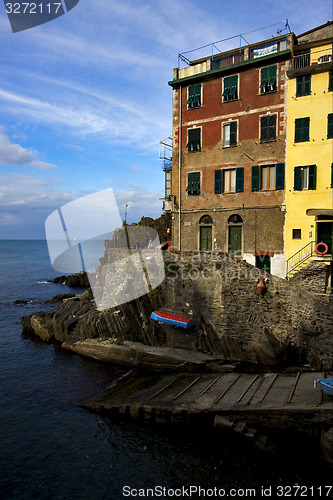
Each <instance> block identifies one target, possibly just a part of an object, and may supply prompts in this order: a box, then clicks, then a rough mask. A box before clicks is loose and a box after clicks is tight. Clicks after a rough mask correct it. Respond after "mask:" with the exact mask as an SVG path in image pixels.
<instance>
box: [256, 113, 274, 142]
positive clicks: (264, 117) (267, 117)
mask: <svg viewBox="0 0 333 500" xmlns="http://www.w3.org/2000/svg"><path fill="white" fill-rule="evenodd" d="M259 118H260V120H259V123H260V142H261V143H265V142H273V141H276V139H277V128H278V127H277V125H278V115H277V113H268V114H266V115H261V116H260V117H259ZM271 118H274V138H273V137H272V136H271V135H270V128H272V125H271V124H270V123H269V120H270V119H271ZM264 120H267V125H266V126H264V125H263V121H264ZM263 131H266V132H267V136H268V137H267V139H265V138H263V135H264V134H263Z"/></svg>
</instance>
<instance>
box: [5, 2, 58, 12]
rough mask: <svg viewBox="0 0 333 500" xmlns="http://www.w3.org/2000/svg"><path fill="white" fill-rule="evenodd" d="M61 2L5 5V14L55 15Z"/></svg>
mask: <svg viewBox="0 0 333 500" xmlns="http://www.w3.org/2000/svg"><path fill="white" fill-rule="evenodd" d="M60 7H61V2H50V3H47V4H42V3H30V2H21V3H6V12H7V14H43V13H44V14H57V13H58V10H59V9H60Z"/></svg>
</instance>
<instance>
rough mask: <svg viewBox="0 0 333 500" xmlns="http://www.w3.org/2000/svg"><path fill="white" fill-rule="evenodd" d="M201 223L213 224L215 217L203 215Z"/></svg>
mask: <svg viewBox="0 0 333 500" xmlns="http://www.w3.org/2000/svg"><path fill="white" fill-rule="evenodd" d="M199 224H213V219H212V218H211V216H210V215H203V216H202V217H201V219H200V221H199Z"/></svg>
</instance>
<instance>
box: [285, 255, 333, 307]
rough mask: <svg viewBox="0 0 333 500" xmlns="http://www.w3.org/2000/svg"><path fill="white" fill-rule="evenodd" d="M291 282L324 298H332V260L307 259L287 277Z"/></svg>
mask: <svg viewBox="0 0 333 500" xmlns="http://www.w3.org/2000/svg"><path fill="white" fill-rule="evenodd" d="M288 280H289V281H290V282H291V283H295V284H297V285H300V286H302V287H303V288H306V289H307V290H308V291H309V292H312V293H314V294H316V295H318V296H321V297H322V298H324V299H328V300H332V299H333V296H332V262H323V261H320V260H316V259H309V260H307V261H306V262H305V263H304V264H303V265H302V266H300V267H298V269H297V271H295V272H294V273H293V274H292V275H291V276H289V277H288Z"/></svg>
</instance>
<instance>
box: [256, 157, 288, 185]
mask: <svg viewBox="0 0 333 500" xmlns="http://www.w3.org/2000/svg"><path fill="white" fill-rule="evenodd" d="M269 189H271V190H273V189H276V190H280V189H284V163H277V164H276V165H261V166H259V165H253V167H252V191H261V190H262V191H265V190H269Z"/></svg>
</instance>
